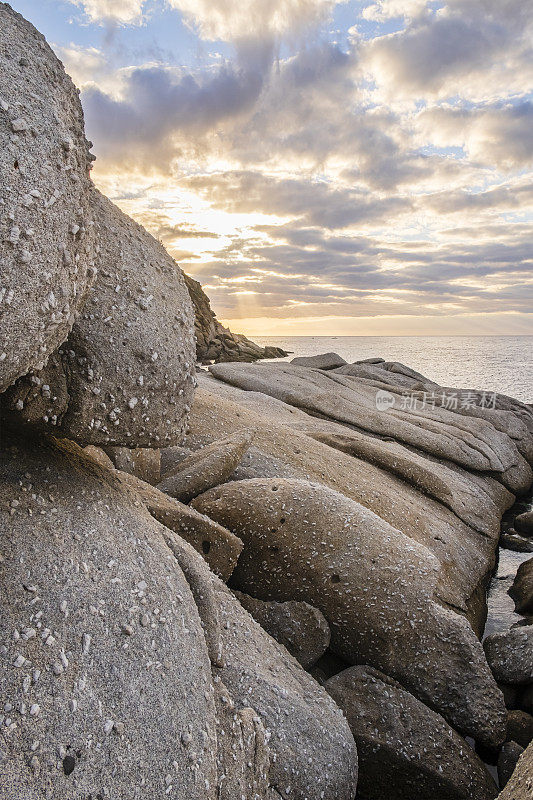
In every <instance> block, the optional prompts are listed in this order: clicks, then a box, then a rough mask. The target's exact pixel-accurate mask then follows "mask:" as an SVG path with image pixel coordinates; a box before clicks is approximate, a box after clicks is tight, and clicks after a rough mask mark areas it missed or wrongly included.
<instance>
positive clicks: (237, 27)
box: [169, 0, 346, 41]
mask: <svg viewBox="0 0 533 800" xmlns="http://www.w3.org/2000/svg"><path fill="white" fill-rule="evenodd" d="M339 2H346V0H169V3H170V5H171V6H172V7H173V8H175V9H177V10H178V11H181V12H182V13H183V15H184V17H185V19H186V20H187V21H188V22H189V23H190V24H192V25H194V27H195V28H196V29H197V30H198V32H199V33H200V35H201V36H202V38H204V39H210V40H217V39H221V40H223V41H235V40H239V39H243V40H245V39H255V38H263V37H266V38H274V39H275V38H279V37H282V36H284V35H286V34H289V35H290V34H298V33H300V32H302V31H305V30H306V29H308V28H311V27H313V26H315V25H317V24H319V23H321V22H323V21H324V20H325V19H327V17H328V15H329V14H330V13H331V11H332V10H333V8H334V7H335V5H338V4H339Z"/></svg>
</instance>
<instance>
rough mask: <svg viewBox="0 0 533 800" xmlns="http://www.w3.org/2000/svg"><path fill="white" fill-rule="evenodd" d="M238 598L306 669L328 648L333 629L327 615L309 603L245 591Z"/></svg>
mask: <svg viewBox="0 0 533 800" xmlns="http://www.w3.org/2000/svg"><path fill="white" fill-rule="evenodd" d="M234 594H235V597H236V598H237V600H238V601H239V603H240V604H241V605H242V606H243V608H245V609H246V611H248V612H249V613H250V614H251V615H252V617H253V618H254V619H255V621H256V622H258V623H259V625H261V627H262V628H263V630H265V631H266V632H267V633H268V634H269V635H270V636H272V638H273V639H275V640H276V641H277V642H279V644H282V645H283V646H284V647H286V648H287V650H288V651H289V653H290V654H291V655H292V656H294V658H295V659H296V660H297V661H298V662H299V663H300V664H301V665H302V667H303V668H304V669H306V670H309V669H311V667H312V666H313V665H314V664H316V662H317V661H318V659H319V658H320V657H321V656H323V655H324V653H325V652H326V650H327V649H328V647H329V643H330V639H331V632H330V630H329V625H328V623H327V622H326V618H325V617H324V615H323V614H322V612H320V611H319V610H318V609H317V608H313V606H310V605H309V603H302V602H296V601H291V600H289V601H286V602H285V603H276V602H275V601H272V600H271V601H265V600H257V598H255V597H251V596H250V595H248V594H244V593H243V592H238V591H234Z"/></svg>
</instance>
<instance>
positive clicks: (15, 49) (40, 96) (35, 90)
mask: <svg viewBox="0 0 533 800" xmlns="http://www.w3.org/2000/svg"><path fill="white" fill-rule="evenodd" d="M91 160H92V156H91V155H90V153H89V143H88V142H87V140H86V139H85V135H84V129H83V113H82V110H81V105H80V101H79V97H78V94H77V92H76V89H75V87H74V85H73V83H72V81H71V80H70V78H69V77H68V76H67V75H66V74H65V71H64V69H63V65H62V64H61V62H60V61H59V60H58V59H57V58H56V56H55V55H54V53H53V52H52V50H51V49H50V47H49V46H48V44H47V43H46V41H45V39H44V37H43V36H42V35H41V34H40V33H38V31H36V30H35V28H34V27H33V25H30V23H29V22H27V21H26V20H25V19H24V18H23V17H21V16H20V14H17V13H16V12H15V11H13V9H12V8H11V6H9V5H7V3H0V263H1V265H2V282H1V285H0V342H1V344H0V391H3V390H4V389H6V388H7V387H8V386H9V385H10V384H11V383H13V382H14V381H15V380H16V378H18V377H19V376H20V375H24V374H26V373H27V372H29V370H32V369H33V370H39V369H41V368H42V367H43V366H44V364H45V363H46V361H47V360H48V357H49V356H50V355H51V354H52V353H53V351H54V350H55V349H56V347H58V345H60V344H61V343H62V342H63V341H64V340H65V338H66V337H67V334H68V332H69V331H70V329H71V328H72V325H73V323H74V319H75V316H76V314H77V312H78V311H79V309H80V306H81V305H82V304H83V302H84V299H85V295H86V292H87V290H88V288H89V286H90V285H91V283H92V281H93V280H94V269H93V266H92V264H93V257H94V252H93V237H92V230H91V214H90V210H89V185H90V182H89V167H90V164H91Z"/></svg>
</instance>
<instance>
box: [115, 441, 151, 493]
mask: <svg viewBox="0 0 533 800" xmlns="http://www.w3.org/2000/svg"><path fill="white" fill-rule="evenodd" d="M105 452H106V453H107V455H108V456H109V457H110V459H111V460H112V462H113V464H114V465H115V468H116V469H120V470H121V471H122V472H129V473H130V475H135V477H136V478H140V479H141V480H142V481H145V482H146V483H150V484H152V485H154V484H156V483H159V480H160V479H161V451H160V450H158V449H157V448H150V447H137V448H135V449H133V450H130V449H129V447H106V450H105Z"/></svg>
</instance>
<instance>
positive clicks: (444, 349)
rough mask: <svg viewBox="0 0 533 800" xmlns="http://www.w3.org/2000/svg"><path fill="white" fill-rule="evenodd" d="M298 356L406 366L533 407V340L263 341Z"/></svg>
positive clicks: (443, 381) (438, 380)
mask: <svg viewBox="0 0 533 800" xmlns="http://www.w3.org/2000/svg"><path fill="white" fill-rule="evenodd" d="M252 338H253V339H254V341H255V342H257V344H260V345H262V346H265V345H276V346H277V347H282V348H283V349H284V350H287V351H289V350H290V351H292V352H293V353H294V355H291V356H289V358H287V359H285V360H286V361H290V359H291V358H294V357H296V356H312V355H317V354H318V353H328V352H334V353H338V354H339V355H340V356H342V357H343V358H344V359H346V361H348V362H349V363H351V362H353V361H360V360H361V359H364V358H373V357H380V358H384V359H385V360H386V361H401V362H403V363H404V364H407V366H409V367H412V368H413V369H416V370H418V371H419V372H421V373H422V374H423V375H426V376H427V377H428V378H430V379H431V380H433V381H435V382H436V383H439V384H441V385H444V386H451V387H456V388H460V389H481V390H484V391H489V392H500V393H501V394H507V395H510V396H511V397H515V398H516V399H517V400H522V402H525V403H533V336H291V337H287V336H262V337H261V336H260V337H257V336H256V337H252Z"/></svg>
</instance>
